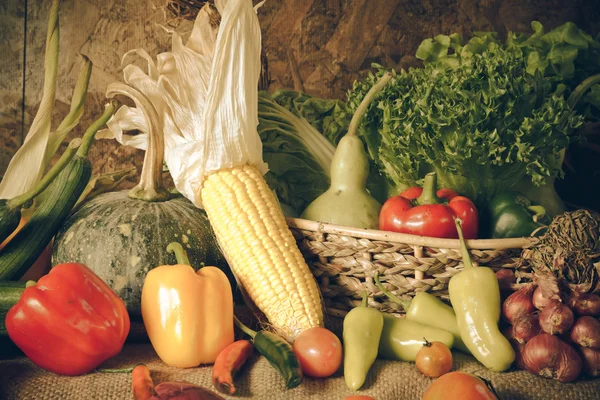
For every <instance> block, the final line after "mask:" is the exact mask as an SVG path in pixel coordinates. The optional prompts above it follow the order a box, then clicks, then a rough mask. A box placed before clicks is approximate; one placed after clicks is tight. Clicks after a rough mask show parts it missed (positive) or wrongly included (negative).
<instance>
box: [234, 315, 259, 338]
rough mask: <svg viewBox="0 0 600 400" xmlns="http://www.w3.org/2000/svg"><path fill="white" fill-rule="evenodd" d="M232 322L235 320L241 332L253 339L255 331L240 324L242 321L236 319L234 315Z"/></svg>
mask: <svg viewBox="0 0 600 400" xmlns="http://www.w3.org/2000/svg"><path fill="white" fill-rule="evenodd" d="M233 322H235V324H236V325H237V327H238V328H240V329H241V331H242V332H244V333H245V334H246V335H248V336H250V337H251V338H252V339H254V337H255V336H256V332H255V331H253V330H252V329H250V328H248V327H247V326H246V325H244V324H242V321H240V320H239V319H237V317H236V316H235V315H234V316H233Z"/></svg>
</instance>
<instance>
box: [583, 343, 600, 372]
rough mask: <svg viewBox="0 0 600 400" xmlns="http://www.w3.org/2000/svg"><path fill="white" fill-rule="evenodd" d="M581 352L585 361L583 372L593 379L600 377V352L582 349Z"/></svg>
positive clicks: (586, 348)
mask: <svg viewBox="0 0 600 400" xmlns="http://www.w3.org/2000/svg"><path fill="white" fill-rule="evenodd" d="M579 351H580V352H581V356H582V359H583V372H584V373H585V374H586V375H587V376H590V377H592V378H597V377H598V376H600V350H596V349H591V348H589V347H581V348H580V349H579Z"/></svg>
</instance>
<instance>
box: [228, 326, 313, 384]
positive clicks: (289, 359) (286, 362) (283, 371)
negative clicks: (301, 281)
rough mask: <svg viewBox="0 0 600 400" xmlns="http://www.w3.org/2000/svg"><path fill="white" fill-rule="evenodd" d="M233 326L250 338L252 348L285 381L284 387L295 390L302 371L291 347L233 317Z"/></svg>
mask: <svg viewBox="0 0 600 400" xmlns="http://www.w3.org/2000/svg"><path fill="white" fill-rule="evenodd" d="M233 319H234V321H235V324H236V325H237V326H238V328H240V329H241V330H242V331H243V332H244V333H245V334H246V335H248V336H250V337H251V338H252V343H253V344H254V347H255V348H256V350H258V352H259V353H260V354H262V355H263V356H264V357H265V358H266V359H267V361H268V362H269V364H271V365H272V366H273V368H275V369H276V370H277V372H279V374H280V375H281V377H282V378H283V379H284V380H285V387H286V388H288V389H292V388H295V387H296V386H298V385H300V383H301V382H302V369H301V368H300V362H299V361H298V357H296V353H294V349H293V348H292V346H291V345H290V344H289V343H288V342H287V341H285V339H283V338H281V337H279V336H277V335H276V334H274V333H272V332H268V331H264V330H263V331H258V332H256V331H253V330H252V329H250V328H248V327H247V326H246V325H244V324H242V323H241V322H240V320H239V319H237V318H236V317H235V316H234V317H233Z"/></svg>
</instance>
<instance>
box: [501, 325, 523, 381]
mask: <svg viewBox="0 0 600 400" xmlns="http://www.w3.org/2000/svg"><path fill="white" fill-rule="evenodd" d="M502 334H503V335H504V337H505V338H506V339H508V342H509V343H510V345H511V346H512V348H513V350H514V351H515V362H514V364H513V365H515V366H516V367H517V368H518V369H522V370H526V369H527V368H525V363H524V362H523V349H525V343H519V342H518V341H517V339H515V337H514V336H513V327H512V326H508V327H506V328H505V329H504V330H503V331H502Z"/></svg>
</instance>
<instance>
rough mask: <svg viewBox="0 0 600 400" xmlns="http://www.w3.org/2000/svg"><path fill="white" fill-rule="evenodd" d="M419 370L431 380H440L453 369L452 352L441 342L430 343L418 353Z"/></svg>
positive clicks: (425, 344) (426, 342) (424, 345)
mask: <svg viewBox="0 0 600 400" xmlns="http://www.w3.org/2000/svg"><path fill="white" fill-rule="evenodd" d="M415 364H416V365H417V369H418V370H419V371H421V373H422V374H424V375H427V376H429V377H431V378H438V377H440V376H442V375H444V374H446V373H448V372H450V370H451V369H452V352H451V351H450V349H449V348H448V347H446V345H445V344H443V343H441V342H428V341H427V339H426V340H425V343H424V344H423V347H422V348H421V350H419V352H418V353H417V358H416V360H415Z"/></svg>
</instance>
